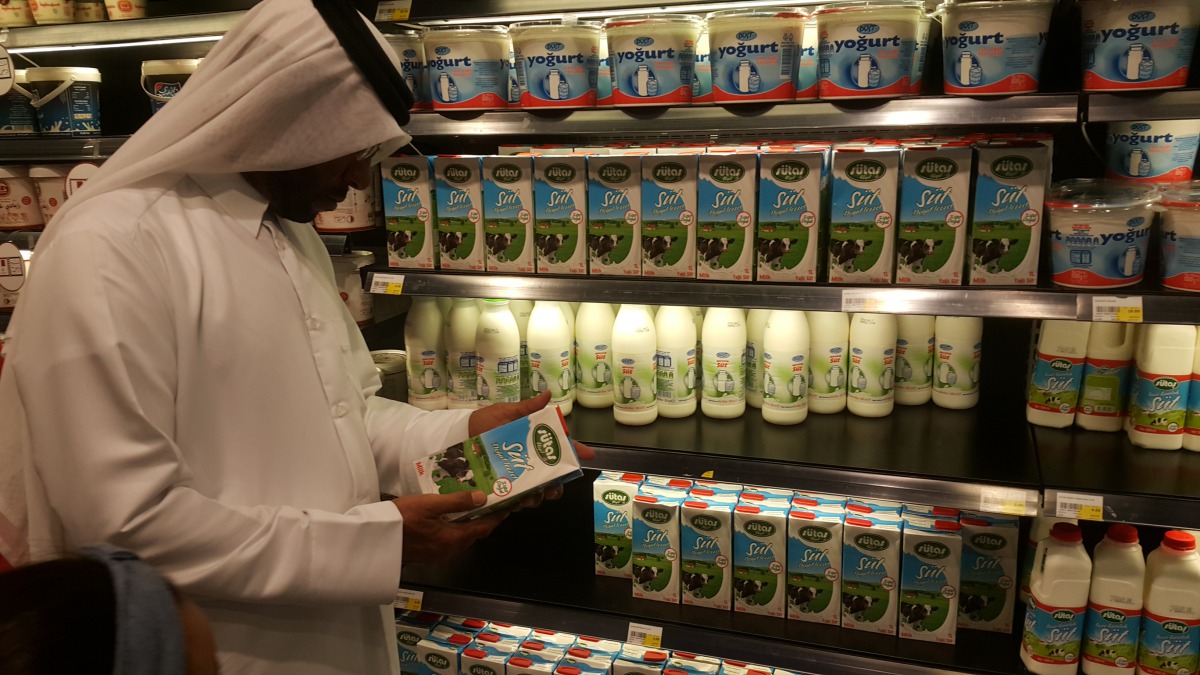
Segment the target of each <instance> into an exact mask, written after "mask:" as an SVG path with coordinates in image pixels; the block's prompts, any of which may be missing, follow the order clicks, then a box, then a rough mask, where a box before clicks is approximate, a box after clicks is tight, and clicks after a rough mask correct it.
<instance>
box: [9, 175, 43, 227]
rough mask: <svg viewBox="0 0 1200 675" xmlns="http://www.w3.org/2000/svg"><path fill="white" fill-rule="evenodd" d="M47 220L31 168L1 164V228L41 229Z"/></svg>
mask: <svg viewBox="0 0 1200 675" xmlns="http://www.w3.org/2000/svg"><path fill="white" fill-rule="evenodd" d="M45 222H46V221H45V219H44V218H42V210H41V209H40V208H38V200H37V193H36V192H34V189H33V183H32V182H31V181H30V180H29V169H28V168H26V167H23V166H0V230H40V229H42V226H43V225H44V224H45Z"/></svg>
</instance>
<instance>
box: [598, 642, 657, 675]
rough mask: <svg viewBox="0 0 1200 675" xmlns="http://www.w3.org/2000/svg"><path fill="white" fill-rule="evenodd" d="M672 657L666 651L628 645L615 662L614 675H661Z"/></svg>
mask: <svg viewBox="0 0 1200 675" xmlns="http://www.w3.org/2000/svg"><path fill="white" fill-rule="evenodd" d="M670 657H671V655H670V653H669V652H667V651H666V650H662V649H652V648H650V647H643V646H642V645H636V644H633V643H627V644H625V645H624V646H622V647H621V653H619V654H617V658H616V660H614V661H613V665H612V675H661V673H662V672H663V668H664V667H665V666H666V665H667V659H669V658H670Z"/></svg>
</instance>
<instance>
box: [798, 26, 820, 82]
mask: <svg viewBox="0 0 1200 675" xmlns="http://www.w3.org/2000/svg"><path fill="white" fill-rule="evenodd" d="M801 35H802V36H803V37H801V39H800V66H799V67H798V68H797V69H796V100H797V101H804V100H809V99H814V98H816V97H817V82H818V81H819V80H820V78H819V77H818V75H817V72H818V70H817V60H818V54H817V52H818V51H819V50H820V48H821V33H820V31H819V30H818V29H817V20H816V18H815V17H812V16H809V17H808V18H807V19H805V20H804V31H803V32H802V33H801Z"/></svg>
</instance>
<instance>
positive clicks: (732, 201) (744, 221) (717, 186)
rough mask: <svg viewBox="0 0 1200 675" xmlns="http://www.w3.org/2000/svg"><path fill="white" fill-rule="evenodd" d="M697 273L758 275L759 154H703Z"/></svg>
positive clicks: (735, 276)
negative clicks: (756, 211) (755, 261)
mask: <svg viewBox="0 0 1200 675" xmlns="http://www.w3.org/2000/svg"><path fill="white" fill-rule="evenodd" d="M699 166H700V178H699V182H698V183H697V188H698V199H699V210H698V212H697V223H696V276H697V277H698V278H700V279H729V280H732V281H752V280H753V279H754V269H753V267H754V266H753V262H752V261H753V250H754V190H755V187H756V181H757V180H758V176H757V169H758V157H757V155H742V156H735V157H724V156H721V155H704V156H702V157H700V164H699Z"/></svg>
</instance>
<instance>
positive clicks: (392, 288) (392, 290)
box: [383, 282, 404, 295]
mask: <svg viewBox="0 0 1200 675" xmlns="http://www.w3.org/2000/svg"><path fill="white" fill-rule="evenodd" d="M403 292H404V284H403V283H399V284H397V283H395V282H392V283H390V284H388V285H387V287H385V288H384V289H383V294H384V295H400V294H401V293H403Z"/></svg>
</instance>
